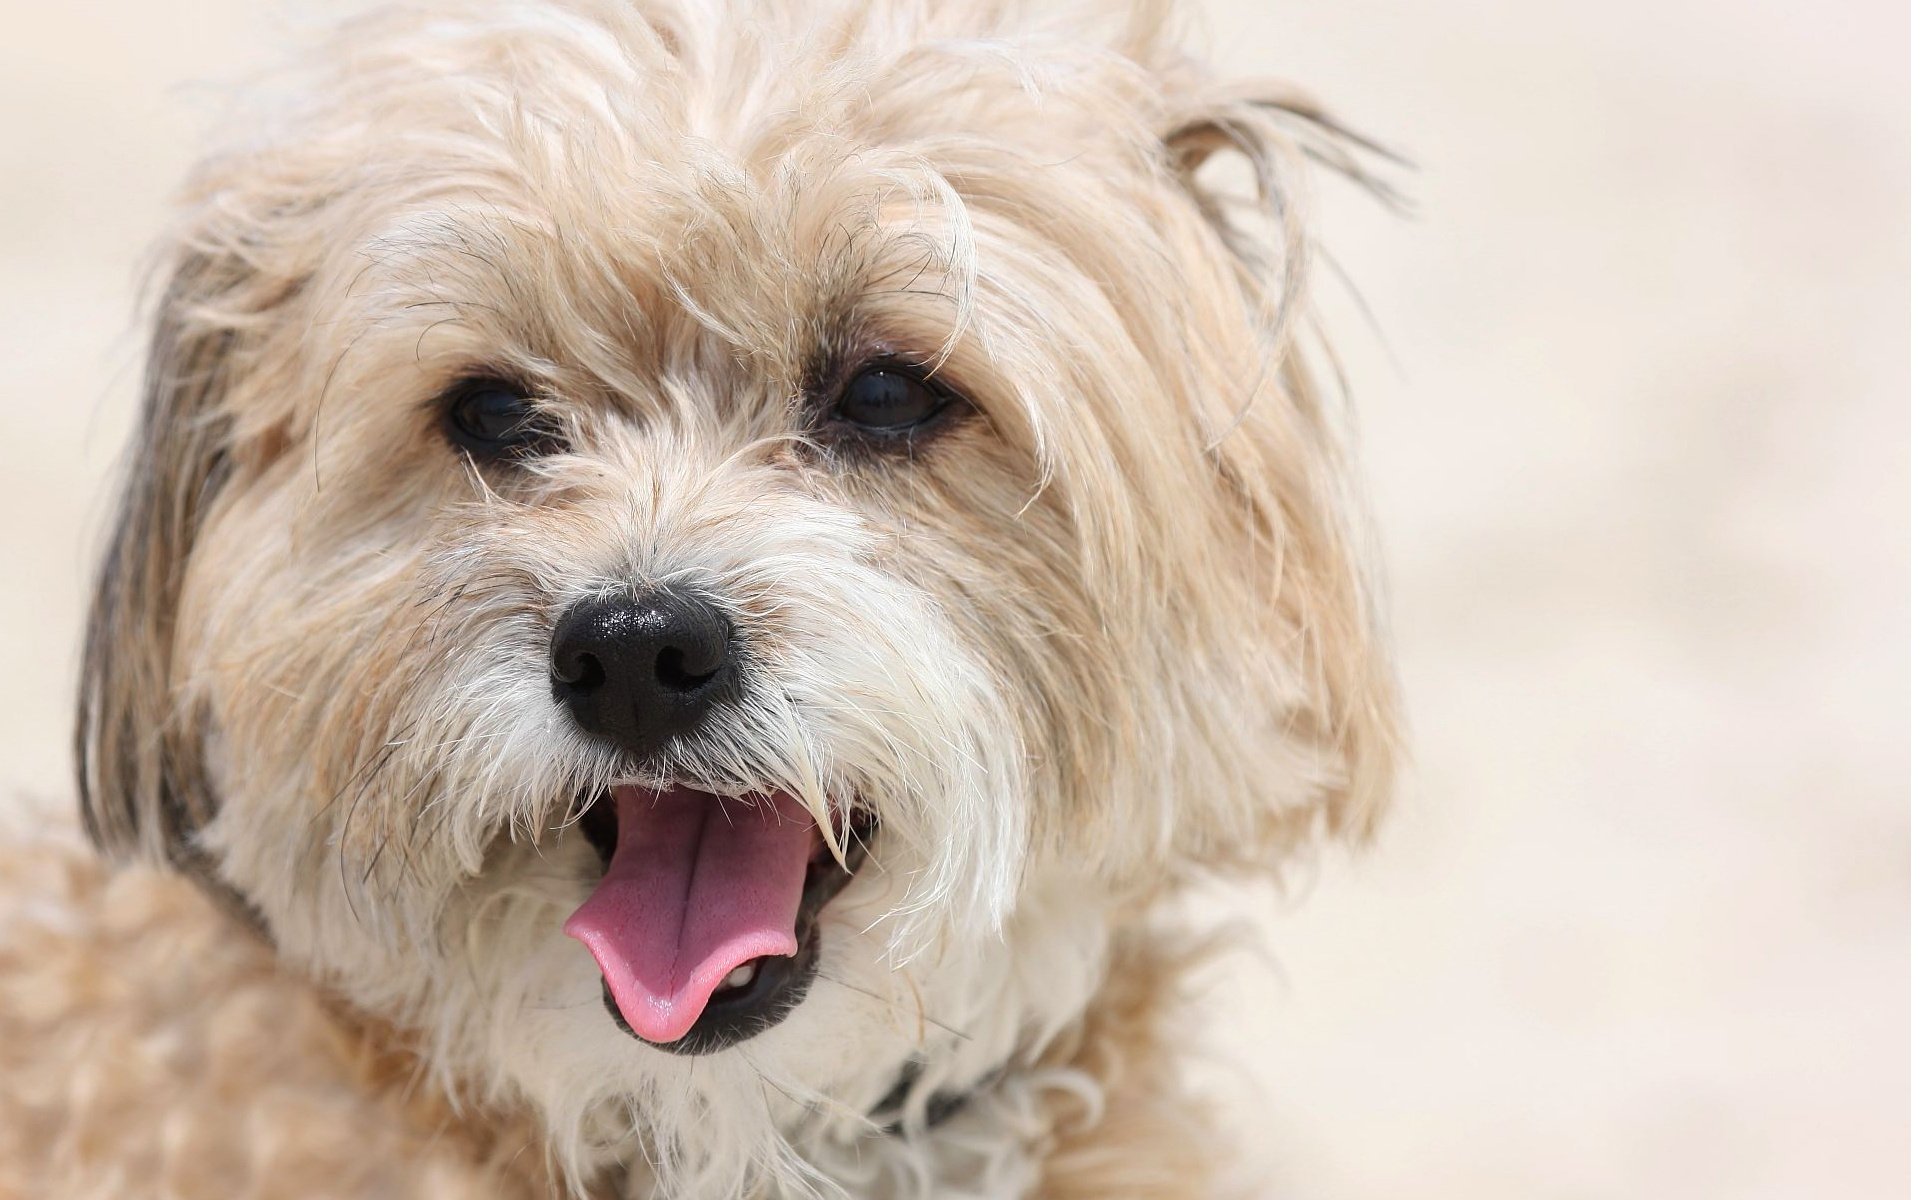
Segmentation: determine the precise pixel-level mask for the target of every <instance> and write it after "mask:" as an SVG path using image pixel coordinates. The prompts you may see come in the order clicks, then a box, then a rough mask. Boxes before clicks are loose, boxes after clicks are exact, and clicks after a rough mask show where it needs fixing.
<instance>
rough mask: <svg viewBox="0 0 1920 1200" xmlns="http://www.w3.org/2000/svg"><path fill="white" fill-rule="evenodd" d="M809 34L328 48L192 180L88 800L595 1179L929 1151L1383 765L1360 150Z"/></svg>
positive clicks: (1122, 70) (701, 25)
mask: <svg viewBox="0 0 1920 1200" xmlns="http://www.w3.org/2000/svg"><path fill="white" fill-rule="evenodd" d="M789 8H790V11H789V12H788V13H787V14H786V15H785V16H778V15H766V14H761V13H759V8H758V6H741V9H740V11H739V12H738V13H735V12H732V11H730V10H728V9H727V7H726V6H725V5H720V4H713V5H695V4H691V3H688V4H685V5H680V4H671V3H660V4H655V3H644V2H643V3H639V4H634V5H631V6H630V5H626V4H605V5H596V4H585V3H583V4H581V5H578V6H569V7H561V6H548V5H544V4H513V5H505V6H500V7H488V8H481V9H478V10H473V11H468V12H465V13H464V14H460V15H452V14H449V15H423V14H420V13H418V12H411V13H409V14H406V15H398V16H388V17H378V18H372V19H368V20H365V21H362V22H360V23H359V24H356V25H354V26H351V27H349V28H348V29H347V30H346V31H345V32H344V33H343V34H342V35H341V37H340V40H339V41H338V42H337V43H336V44H335V45H334V46H333V47H332V48H331V49H330V50H329V51H328V52H327V53H326V54H324V55H323V56H321V58H320V60H319V65H318V66H316V67H315V68H314V69H313V71H312V73H311V75H310V76H309V77H307V78H306V79H305V80H304V82H303V86H302V88H301V90H300V93H299V96H298V98H297V100H296V101H295V102H293V103H290V104H289V105H287V106H286V107H285V108H284V110H283V111H281V112H279V113H278V114H277V115H276V116H275V117H274V119H273V120H272V122H271V123H270V125H269V127H268V129H267V131H266V132H265V133H264V134H262V135H261V136H258V137H256V138H254V139H252V140H251V141H249V142H247V143H246V144H245V145H244V146H243V147H241V148H240V149H238V150H236V151H234V152H232V153H230V154H228V155H225V156H221V157H217V158H215V159H213V160H211V161H210V162H209V163H208V164H207V165H206V166H205V167H203V169H202V170H201V172H200V173H199V174H198V176H197V178H196V181H195V183H194V185H193V186H192V188H191V190H190V194H189V197H188V202H187V204H186V206H185V209H184V216H183V219H182V224H181V227H180V230H179V232H178V235H177V237H176V238H175V239H174V242H173V244H172V250H171V258H172V264H173V265H172V274H171V284H170V286H169V287H168V289H167V291H166V293H165V296H164V299H163V302H162V304H161V310H160V315H159V321H158V329H157V333H156V337H155V343H154V350H153V357H152V363H151V367H150V382H149V391H148V397H147V404H146V409H145V413H144V416H143V418H142V421H141V425H140V431H139V433H138V440H137V443H136V448H135V459H134V463H133V471H132V477H131V480H130V482H129V484H128V488H127V493H126V498H125V504H124V509H123V513H122V517H121V523H120V525H119V527H118V530H117V532H116V533H115V535H114V538H113V542H112V546H111V548H110V551H109V555H108V559H107V563H106V568H105V571H104V573H103V575H102V578H101V583H100V591H99V595H98V600H97V604H96V608H95V613H94V618H93V624H92V630H91V637H90V644H89V649H88V653H87V657H86V666H85V680H84V698H83V708H82V719H81V727H80V747H81V758H82V775H83V786H84V788H85V795H86V807H85V812H86V816H87V819H88V822H89V825H90V827H91V829H92V830H93V832H94V833H95V835H96V837H97V838H99V839H100V840H101V841H102V842H103V843H105V844H107V845H109V846H111V847H117V848H133V847H137V848H141V849H143V850H144V851H145V852H147V853H149V854H152V855H156V856H164V857H167V858H170V859H171V860H172V861H174V862H175V863H178V864H180V865H181V866H183V867H184V868H186V869H189V870H192V871H194V872H196V873H198V874H199V875H201V876H202V877H203V878H204V879H206V880H207V882H208V883H209V884H210V886H212V887H214V888H215V889H217V890H219V891H222V892H224V893H227V894H229V895H232V896H237V897H238V898H239V899H240V900H241V901H243V902H244V904H245V905H246V906H248V907H250V908H251V909H252V910H253V912H254V913H255V914H257V917H258V919H259V920H260V922H261V924H262V925H263V927H264V928H265V930H266V931H267V932H268V933H269V935H270V936H271V937H272V939H273V940H274V942H275V943H276V945H277V946H278V947H279V948H280V951H281V952H282V954H283V955H284V956H285V957H286V958H288V959H289V960H290V961H292V962H294V963H296V964H299V965H300V966H301V967H302V968H304V969H307V970H310V971H311V972H313V973H314V974H315V975H316V976H318V977H319V978H321V979H322V980H324V981H325V982H326V983H328V984H329V985H331V986H333V987H335V988H337V989H339V990H340V991H341V992H342V993H344V994H345V995H346V996H347V997H349V998H350V999H351V1000H352V1001H353V1002H354V1003H356V1004H357V1005H359V1006H361V1007H362V1008H363V1009H366V1010H368V1011H371V1012H373V1013H376V1014H378V1015H380V1016H381V1017H383V1018H385V1019H387V1020H390V1021H393V1022H395V1023H397V1024H399V1025H400V1026H402V1027H403V1028H406V1029H409V1030H411V1031H413V1032H414V1033H416V1034H417V1035H418V1036H419V1037H420V1039H421V1041H422V1044H423V1046H424V1047H425V1050H426V1053H427V1055H428V1059H429V1061H430V1062H431V1063H432V1064H433V1065H434V1066H435V1067H436V1068H437V1069H438V1070H439V1071H440V1072H442V1074H443V1076H444V1078H445V1080H446V1082H448V1083H449V1084H451V1085H454V1086H456V1087H459V1088H462V1089H465V1090H467V1091H469V1092H470V1093H472V1092H477V1093H479V1094H483V1095H488V1096H495V1097H506V1096H511V1097H514V1098H517V1099H520V1100H525V1101H528V1102H531V1103H532V1104H534V1105H535V1106H536V1107H537V1108H538V1109H539V1111H540V1112H541V1113H542V1114H543V1116H544V1118H545V1120H546V1122H547V1124H548V1125H549V1127H550V1128H551V1130H552V1131H553V1137H554V1147H555V1151H556V1153H557V1154H558V1155H559V1157H560V1158H561V1160H562V1161H563V1163H564V1164H565V1165H566V1166H567V1167H568V1168H570V1169H571V1170H573V1171H574V1172H575V1174H576V1178H584V1177H586V1176H587V1175H589V1174H590V1173H591V1172H592V1171H593V1170H594V1169H596V1165H597V1164H600V1163H602V1162H604V1161H606V1160H607V1159H608V1158H610V1157H623V1156H624V1157H632V1158H634V1159H641V1158H644V1159H647V1160H651V1161H652V1162H653V1163H655V1164H656V1165H657V1167H658V1169H659V1170H661V1171H662V1172H664V1173H666V1174H668V1175H670V1176H672V1178H673V1179H674V1180H676V1181H678V1182H679V1183H681V1184H682V1185H683V1186H685V1187H687V1188H689V1189H692V1190H705V1189H710V1190H712V1191H714V1192H716V1193H728V1194H737V1190H738V1189H739V1188H740V1187H742V1186H744V1184H745V1183H746V1182H747V1181H748V1180H750V1179H752V1178H757V1177H764V1176H769V1175H776V1176H783V1177H785V1178H788V1179H790V1180H798V1179H801V1178H803V1177H804V1175H805V1172H806V1168H803V1167H801V1166H800V1165H798V1164H799V1158H798V1157H796V1150H795V1148H796V1147H801V1148H803V1150H804V1148H805V1147H806V1146H809V1145H814V1146H822V1147H824V1146H833V1145H841V1146H844V1145H846V1144H849V1143H850V1142H852V1141H854V1140H857V1139H858V1138H859V1137H861V1136H863V1135H868V1134H872V1133H873V1132H874V1130H875V1129H876V1128H878V1127H879V1126H882V1125H886V1124H888V1123H890V1122H897V1123H899V1125H900V1126H901V1127H902V1129H903V1130H904V1133H903V1135H902V1136H903V1137H904V1138H906V1139H908V1140H911V1139H912V1138H914V1137H916V1136H919V1134H920V1131H921V1128H922V1126H923V1125H924V1124H925V1122H926V1120H927V1116H928V1105H929V1101H930V1099H931V1098H932V1097H934V1096H936V1095H938V1094H939V1093H940V1092H941V1091H942V1090H943V1089H944V1090H947V1091H952V1090H955V1089H960V1088H964V1087H966V1086H968V1085H970V1084H972V1083H974V1082H976V1081H978V1080H979V1079H981V1078H983V1077H986V1076H988V1075H990V1074H992V1073H993V1072H994V1071H995V1070H997V1069H998V1068H1000V1067H1001V1066H1003V1065H1004V1064H1005V1063H1006V1062H1007V1061H1008V1060H1009V1059H1010V1058H1012V1057H1015V1056H1018V1055H1022V1054H1028V1053H1031V1052H1032V1050H1033V1048H1034V1047H1035V1046H1036V1045H1037V1044H1039V1043H1041V1042H1044V1041H1045V1040H1046V1039H1047V1038H1048V1037H1049V1036H1050V1035H1051V1034H1052V1033H1054V1032H1056V1031H1058V1030H1059V1029H1060V1028H1062V1027H1063V1026H1064V1025H1066V1024H1067V1023H1069V1022H1071V1021H1072V1020H1073V1018H1074V1016H1075V1015H1076V1014H1077V1013H1078V1012H1079V1010H1080V1008H1081V1007H1082V1006H1083V1005H1084V1004H1085V1002H1086V999H1087V997H1088V995H1089V994H1090V992H1091V991H1092V990H1093V988H1094V987H1095V986H1096V984H1097V982H1098V978H1099V975H1100V972H1101V970H1102V963H1103V961H1104V954H1105V947H1106V944H1107V943H1106V937H1107V931H1108V929H1109V926H1110V925H1111V923H1112V921H1113V920H1114V914H1115V913H1116V912H1118V911H1120V910H1121V908H1122V907H1123V906H1126V905H1137V904H1138V903H1139V902H1140V901H1141V900H1142V899H1143V898H1145V897H1150V896H1151V895H1153V894H1154V893H1156V892H1157V891H1159V890H1161V889H1164V888H1166V887H1167V886H1168V885H1169V884H1170V883H1172V882H1174V881H1176V880H1178V879H1181V878H1184V877H1193V876H1196V875H1200V874H1204V873H1208V872H1219V871H1236V870H1240V871H1244V870H1257V871H1268V870H1271V869H1273V868H1274V866H1275V865H1276V864H1277V863H1278V862H1279V861H1280V860H1281V859H1282V858H1283V857H1284V856H1285V855H1287V854H1288V853H1289V852H1290V851H1292V850H1293V849H1294V848H1295V847H1296V846H1298V845H1299V844H1301V843H1302V841H1303V840H1304V839H1305V838H1306V837H1307V836H1308V835H1309V834H1310V833H1311V832H1312V831H1314V830H1315V829H1316V828H1328V829H1332V830H1335V831H1351V830H1356V829H1362V828H1364V827H1365V826H1366V824H1367V823H1368V821H1369V818H1370V816H1371V814H1372V812H1373V806H1374V803H1375V800H1376V798H1377V796H1378V795H1379V794H1380V792H1381V790H1382V786H1383V783H1384V777H1385V771H1386V762H1387V758H1388V752H1387V748H1386V746H1387V742H1388V740H1389V736H1390V731H1389V724H1390V721H1389V715H1390V714H1389V709H1390V696H1389V688H1388V684H1387V682H1386V676H1385V673H1384V671H1383V668H1382V666H1381V661H1380V653H1379V649H1378V646H1377V642H1376V638H1375V634H1374V631H1373V628H1372V621H1371V617H1370V614H1369V608H1368V596H1367V585H1366V580H1365V578H1364V572H1363V570H1362V566H1361V563H1360V561H1359V557H1360V556H1359V555H1358V554H1357V553H1356V549H1355V540H1356V539H1355V535H1354V533H1353V525H1354V512H1353V508H1352V505H1351V503H1350V501H1349V500H1348V498H1347V496H1346V495H1345V492H1344V490H1343V482H1342V477H1343V470H1342V463H1341V452H1340V432H1339V428H1338V426H1339V424H1340V422H1339V418H1338V414H1336V413H1334V412H1332V411H1330V410H1329V409H1328V408H1326V407H1324V406H1322V405H1321V404H1320V403H1319V402H1318V401H1317V400H1316V399H1315V397H1314V394H1313V392H1312V390H1311V389H1310V388H1309V387H1308V386H1307V383H1306V375H1305V372H1304V370H1303V369H1302V368H1301V366H1300V363H1299V358H1298V355H1297V353H1296V351H1295V348H1294V345H1295V339H1294V337H1293V336H1292V335H1293V333H1294V321H1293V318H1294V316H1295V314H1296V313H1297V312H1298V311H1299V309H1300V299H1299V294H1298V288H1299V283H1300V280H1301V267H1302V263H1301V261H1300V254H1299V251H1300V248H1301V246H1302V245H1303V244H1304V239H1303V238H1302V237H1301V236H1300V234H1299V230H1298V227H1297V219H1296V217H1295V215H1294V214H1295V206H1296V203H1297V200H1298V197H1297V196H1296V195H1294V194H1292V193H1291V189H1290V181H1291V180H1292V178H1293V176H1294V174H1295V172H1294V170H1293V160H1294V159H1296V158H1299V157H1303V156H1310V155H1318V156H1322V157H1341V156H1344V155H1345V154H1346V152H1347V151H1346V143H1345V142H1344V141H1343V139H1342V138H1341V137H1340V136H1339V135H1337V134H1336V133H1335V132H1333V131H1331V130H1330V129H1329V127H1327V126H1326V125H1324V124H1323V123H1321V122H1319V121H1317V120H1315V119H1313V118H1312V117H1311V115H1310V114H1309V113H1307V112H1306V111H1305V110H1303V108H1302V107H1301V106H1300V105H1299V104H1297V103H1292V102H1288V101H1286V100H1285V99H1284V98H1282V97H1278V96H1273V95H1262V94H1243V93H1239V92H1235V91H1233V90H1230V89H1224V88H1220V87H1217V86H1215V85H1212V84H1211V83H1209V82H1208V81H1207V80H1206V79H1205V77H1204V76H1202V75H1200V74H1199V73H1197V72H1196V71H1195V70H1194V69H1192V68H1191V67H1190V65H1188V64H1187V63H1186V62H1185V60H1183V59H1181V58H1179V57H1178V56H1176V55H1175V54H1173V53H1172V52H1171V51H1169V50H1168V49H1166V48H1165V47H1164V46H1163V44H1162V39H1161V37H1160V35H1159V33H1158V30H1157V29H1156V28H1152V26H1153V25H1154V22H1153V21H1152V20H1150V19H1147V18H1146V17H1136V18H1135V19H1130V20H1126V21H1121V22H1118V23H1117V27H1116V28H1114V29H1113V30H1111V31H1109V32H1108V33H1107V34H1104V35H1100V37H1098V38H1096V37H1095V36H1093V35H1090V34H1089V33H1088V28H1089V27H1088V25H1087V23H1086V22H1085V21H1084V20H1071V21H1060V22H1059V23H1049V22H1048V21H1046V20H1043V19H1034V18H1030V19H1015V18H1013V17H1009V16H1007V15H1006V14H1005V13H1004V12H1002V9H1003V6H1000V5H968V4H959V5H947V6H941V7H940V8H939V9H938V10H937V12H935V13H933V14H932V15H929V14H928V13H926V12H923V11H922V6H918V5H895V4H882V5H877V6H875V5H867V4H853V3H849V4H846V5H840V6H837V7H834V8H833V10H832V11H831V12H828V11H825V10H823V9H822V7H821V6H819V5H811V4H795V5H791V6H789ZM750 14H752V15H750ZM1222 149H1227V150H1232V151H1234V152H1236V153H1237V154H1239V155H1241V156H1243V157H1244V159H1245V160H1246V161H1248V162H1250V163H1251V164H1252V165H1253V168H1254V170H1253V172H1252V175H1253V177H1254V180H1255V182H1256V184H1257V191H1258V196H1257V197H1256V198H1255V199H1254V202H1253V203H1252V204H1251V205H1249V206H1247V207H1246V209H1245V211H1242V210H1241V209H1240V208H1237V207H1236V206H1235V205H1234V204H1233V203H1232V202H1231V201H1230V199H1229V198H1228V197H1227V196H1225V195H1221V194H1216V193H1215V192H1213V191H1211V190H1209V189H1208V188H1206V187H1203V186H1202V185H1201V183H1200V182H1199V181H1198V180H1197V178H1196V173H1197V172H1198V171H1199V170H1200V168H1201V166H1202V164H1203V163H1205V162H1206V161H1207V160H1208V159H1209V158H1210V157H1212V156H1213V155H1214V153H1215V152H1216V151H1218V150H1222ZM1262 218H1266V219H1267V220H1268V221H1269V222H1270V225H1271V227H1270V228H1269V227H1268V226H1267V225H1263V224H1262ZM1268 234H1271V235H1272V236H1267V235H1268ZM636 1139H637V1141H636ZM828 1152H829V1151H827V1150H821V1151H820V1154H826V1153H828ZM806 1153H808V1155H809V1156H810V1157H811V1158H812V1159H813V1160H814V1161H815V1162H816V1163H817V1162H818V1161H819V1156H818V1155H816V1154H812V1152H806ZM880 1157H884V1156H877V1155H875V1154H872V1153H869V1154H868V1156H867V1158H866V1159H865V1160H863V1161H869V1162H871V1161H875V1160H876V1159H878V1158H880Z"/></svg>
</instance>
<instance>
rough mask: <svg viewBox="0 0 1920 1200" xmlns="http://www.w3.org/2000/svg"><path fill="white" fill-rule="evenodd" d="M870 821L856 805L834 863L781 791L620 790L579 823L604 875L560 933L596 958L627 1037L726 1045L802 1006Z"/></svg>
mask: <svg viewBox="0 0 1920 1200" xmlns="http://www.w3.org/2000/svg"><path fill="white" fill-rule="evenodd" d="M874 824H875V823H874V820H873V817H872V816H871V814H869V813H867V812H865V811H864V810H862V809H858V808H856V809H855V810H854V812H853V813H852V814H851V816H850V817H849V818H848V825H849V828H848V832H849V834H850V835H851V836H850V837H849V838H848V839H847V854H846V859H847V865H846V867H844V868H843V867H842V866H841V865H840V864H839V863H838V862H836V861H835V860H834V857H833V854H832V852H831V850H830V849H829V848H828V846H827V842H826V839H825V838H824V837H822V836H821V833H820V829H819V827H818V826H817V825H816V824H815V823H814V820H813V817H812V816H811V815H810V814H809V813H808V812H807V810H806V809H805V807H803V806H802V805H801V804H800V802H799V801H798V800H796V799H794V798H793V797H792V796H789V795H786V794H785V793H774V794H772V795H762V796H754V797H747V798H742V799H731V798H726V797H721V796H715V795H712V794H710V793H707V792H701V791H696V790H694V789H692V788H686V787H672V788H664V789H656V788H648V787H640V786H631V785H621V786H617V787H615V788H613V789H612V790H611V791H610V792H608V793H607V794H605V795H603V796H601V797H600V798H599V799H598V800H597V801H595V802H594V803H593V805H592V806H591V807H589V808H588V810H587V812H586V814H585V815H584V816H583V817H582V818H581V820H580V826H581V829H582V831H583V832H584V833H585V834H586V836H587V838H588V840H589V841H591V842H592V843H593V845H594V848H595V849H596V850H598V851H599V853H600V858H601V861H602V862H603V863H605V864H606V873H605V874H604V875H603V876H602V877H601V880H600V883H599V885H598V886H597V887H595V888H594V891H593V894H592V895H591V896H589V897H588V898H587V902H586V903H585V904H583V905H581V906H580V908H579V909H578V911H576V912H575V913H574V914H573V916H571V917H569V918H568V919H567V923H566V927H565V928H566V933H567V936H569V937H572V938H574V939H575V940H577V941H579V942H581V943H582V944H584V945H585V946H586V947H587V949H588V950H590V951H591V952H592V953H593V957H594V961H596V962H598V963H599V964H600V974H601V978H602V980H603V981H604V992H605V996H606V999H607V1006H608V1008H609V1009H610V1010H612V1012H613V1014H614V1016H615V1018H616V1019H617V1020H619V1021H620V1023H621V1024H622V1025H623V1026H624V1027H625V1028H626V1029H627V1030H628V1031H629V1032H631V1033H633V1034H634V1035H635V1036H637V1037H640V1038H644V1039H645V1040H647V1041H648V1042H651V1043H653V1044H654V1045H656V1046H659V1047H660V1048H661V1049H663V1050H670V1051H673V1052H675V1053H680V1054H709V1053H712V1052H713V1051H716V1050H721V1049H725V1048H726V1047H728V1046H731V1045H733V1044H734V1043H736V1042H739V1041H743V1040H745V1039H746V1038H750V1037H752V1036H753V1035H754V1034H756V1033H759V1032H760V1031H761V1030H763V1029H767V1028H770V1027H771V1026H773V1025H776V1024H778V1023H779V1022H780V1020H781V1019H782V1018H784V1017H785V1016H786V1015H787V1014H788V1013H789V1012H791V1011H792V1010H793V1009H794V1008H795V1007H796V1006H797V1005H798V1004H799V1003H800V1001H801V1000H803V999H804V998H805V997H806V993H807V988H808V986H809V985H811V984H812V982H813V975H814V971H815V968H816V965H817V958H818V955H819V948H820V939H819V928H818V924H819V917H820V910H821V909H822V908H824V907H826V904H827V902H828V901H829V900H831V899H833V897H834V896H836V895H838V894H839V892H840V889H842V888H844V887H845V886H846V885H847V883H848V882H849V881H850V880H851V879H852V878H853V872H854V871H855V870H858V869H859V867H860V864H861V862H862V861H864V859H865V857H866V843H867V841H868V840H869V839H870V838H871V836H872V834H873V831H874Z"/></svg>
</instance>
